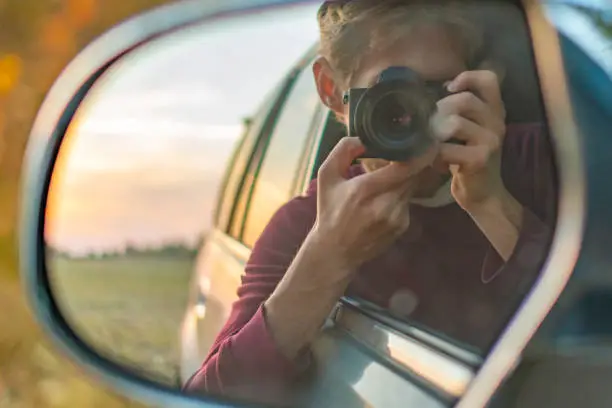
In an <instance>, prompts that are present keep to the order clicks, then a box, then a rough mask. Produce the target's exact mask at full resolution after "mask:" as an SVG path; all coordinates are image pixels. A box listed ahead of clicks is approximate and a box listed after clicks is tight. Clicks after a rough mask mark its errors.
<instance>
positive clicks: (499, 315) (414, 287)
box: [185, 124, 556, 396]
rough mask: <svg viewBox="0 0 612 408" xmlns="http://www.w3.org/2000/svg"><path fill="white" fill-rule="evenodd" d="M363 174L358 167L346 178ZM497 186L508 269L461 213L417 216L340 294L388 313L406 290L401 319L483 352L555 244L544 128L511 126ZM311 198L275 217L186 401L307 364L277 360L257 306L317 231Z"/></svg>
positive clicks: (277, 384)
mask: <svg viewBox="0 0 612 408" xmlns="http://www.w3.org/2000/svg"><path fill="white" fill-rule="evenodd" d="M361 172H362V170H361V168H359V167H355V168H353V169H352V176H356V175H358V174H359V173H361ZM502 178H503V180H504V183H505V185H506V188H507V189H508V191H509V192H510V193H511V194H512V195H513V196H514V197H515V198H516V199H517V200H518V201H519V202H520V203H521V204H522V205H523V206H524V219H523V228H522V231H521V234H520V237H519V242H518V243H517V246H516V249H515V252H514V254H513V255H512V257H511V258H510V260H509V261H508V262H507V263H506V264H504V262H503V260H502V259H501V258H500V257H499V255H498V254H497V252H496V251H495V250H494V249H493V247H492V246H491V244H490V243H489V242H488V240H487V238H486V237H485V236H484V235H483V233H482V232H481V231H480V230H479V229H478V227H477V226H476V225H475V224H474V222H473V220H472V219H471V218H470V216H469V215H468V214H467V213H466V212H464V211H463V210H462V209H461V208H460V207H459V206H458V205H457V204H450V205H447V206H444V207H440V208H425V207H420V206H413V208H411V224H410V227H409V228H408V230H407V231H406V233H405V234H404V235H403V236H402V237H401V238H400V239H399V240H398V241H397V242H396V243H395V244H394V245H393V246H392V247H390V248H389V249H388V251H386V253H384V254H383V255H382V256H380V257H378V258H377V259H374V260H372V261H370V262H367V263H366V264H364V265H363V266H362V267H361V268H360V270H359V271H358V274H357V275H356V277H355V279H354V280H353V282H352V283H351V284H350V286H349V288H348V290H347V293H346V294H347V295H349V296H351V297H358V298H361V299H365V300H367V301H369V302H372V303H374V304H376V305H378V306H382V307H385V308H389V307H390V305H391V303H393V302H394V301H393V299H397V296H395V297H394V295H395V294H397V293H398V291H399V292H401V290H402V288H405V289H408V290H409V291H410V293H412V294H413V295H416V299H418V303H417V305H416V308H413V307H411V312H410V314H409V315H407V316H405V317H406V318H407V319H409V320H410V321H413V322H415V323H416V324H418V325H421V326H425V327H430V328H433V329H434V330H436V331H439V332H441V333H444V334H446V335H448V336H451V337H452V338H453V339H455V340H459V341H461V342H465V343H467V344H470V345H472V346H475V347H478V348H481V349H484V348H487V347H489V346H490V345H491V343H492V341H494V339H495V337H496V336H497V335H498V334H499V331H500V330H501V329H502V328H503V326H504V325H505V324H506V322H507V320H508V318H509V317H510V316H511V314H512V313H513V312H514V311H515V310H516V307H517V305H518V302H520V301H521V300H522V298H523V297H524V295H525V294H526V293H527V291H528V290H529V288H530V286H531V285H532V284H533V282H534V279H535V278H536V277H537V276H538V272H539V269H540V267H541V265H542V264H543V261H544V258H545V256H546V253H547V250H548V245H549V242H550V240H551V238H552V226H553V225H554V221H555V215H556V179H555V171H554V166H553V160H552V152H551V146H550V141H549V140H548V137H547V135H546V134H545V132H544V127H543V126H541V125H532V124H514V125H508V128H507V136H506V138H505V141H504V147H503V156H502ZM316 194H317V192H316V182H313V183H312V184H311V185H310V188H309V190H308V192H307V193H306V194H305V195H304V196H300V197H296V198H294V199H292V200H291V201H289V202H288V203H287V204H285V205H284V206H283V207H281V208H280V209H279V210H278V211H277V212H276V214H275V215H274V216H273V217H272V219H271V221H270V223H269V224H268V226H267V227H266V228H265V230H264V232H263V233H262V235H261V237H260V238H259V240H258V242H257V243H256V244H255V246H254V248H253V251H252V253H251V257H250V259H249V260H248V262H247V265H246V271H245V272H246V273H245V275H244V276H243V278H242V284H241V286H240V287H239V289H238V300H237V301H236V302H235V303H234V305H233V307H232V310H231V314H230V317H229V319H228V321H227V322H226V323H225V326H224V327H223V329H222V330H221V332H220V333H219V335H218V337H217V339H216V341H215V343H214V344H213V347H212V349H211V350H210V353H209V354H208V356H207V358H206V359H205V361H204V363H203V365H202V367H201V368H200V370H198V372H197V373H195V374H194V376H193V377H192V378H191V379H190V381H189V383H188V384H187V385H186V387H185V389H186V391H188V392H192V393H198V392H208V393H215V394H226V395H232V396H236V394H238V395H242V396H247V395H248V394H251V392H257V391H256V390H258V391H259V394H260V395H261V392H263V393H269V392H280V390H282V389H284V388H287V387H289V385H290V383H291V382H292V381H293V380H294V379H296V377H297V376H299V374H300V373H302V372H303V371H304V370H305V369H306V368H307V367H308V365H309V358H308V357H307V356H306V357H305V358H304V359H302V360H301V361H289V360H288V359H287V358H285V357H284V356H283V355H282V354H281V353H280V352H279V350H278V349H277V347H276V345H275V343H274V341H273V339H272V337H271V335H270V333H269V331H268V328H267V325H266V317H265V313H264V311H263V309H262V307H261V306H262V304H263V302H264V301H265V300H266V299H267V298H268V296H270V294H271V293H272V292H273V291H274V289H275V288H276V285H277V284H278V283H279V281H280V280H281V278H282V277H283V274H284V273H285V272H286V271H287V269H288V267H289V265H290V264H291V262H292V260H293V258H294V256H295V254H296V253H297V251H298V250H299V248H300V246H301V244H302V242H303V241H304V239H305V237H306V235H307V234H308V232H309V231H310V229H311V227H312V225H313V223H314V221H315V217H316V207H317V204H316V203H317V199H316ZM500 268H503V270H501V271H499V269H500ZM496 271H499V272H500V273H499V274H498V275H497V277H496V278H495V279H494V280H493V281H491V282H490V283H488V284H484V283H483V280H482V276H483V275H484V276H485V277H490V276H492V275H493V274H494V273H495V272H496ZM413 299H414V297H413ZM400 303H401V302H400ZM395 309H397V307H395ZM400 309H401V308H400ZM400 311H401V310H400ZM247 389H250V390H251V392H248V391H247ZM264 389H267V390H268V391H263V390H264ZM238 390H241V391H242V392H239V391H238ZM272 390H276V391H272Z"/></svg>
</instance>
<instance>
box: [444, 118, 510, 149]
mask: <svg viewBox="0 0 612 408" xmlns="http://www.w3.org/2000/svg"><path fill="white" fill-rule="evenodd" d="M432 129H433V134H434V136H435V137H436V139H438V140H440V141H441V142H446V141H448V140H451V139H454V140H459V141H462V142H465V144H466V145H468V146H476V145H486V146H489V148H490V149H491V150H498V149H499V146H500V144H501V138H500V137H499V136H498V135H497V134H495V133H494V132H492V131H491V130H489V129H487V128H485V127H482V126H480V125H478V124H476V123H474V122H472V121H471V120H469V119H466V118H464V117H461V116H458V115H451V116H448V117H446V118H444V119H442V120H440V121H438V122H437V123H436V124H435V125H434V126H432Z"/></svg>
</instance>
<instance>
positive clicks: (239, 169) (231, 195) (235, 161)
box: [216, 86, 283, 229]
mask: <svg viewBox="0 0 612 408" xmlns="http://www.w3.org/2000/svg"><path fill="white" fill-rule="evenodd" d="M282 88H283V87H282V86H278V87H277V88H275V89H274V90H273V91H272V92H270V94H269V95H267V96H266V98H265V99H264V102H263V103H262V106H261V108H260V109H259V111H258V112H257V113H256V114H255V115H254V117H253V118H252V119H249V120H250V124H249V125H248V128H246V129H245V134H244V137H243V138H242V140H241V141H240V143H239V144H238V146H237V147H236V151H235V153H234V157H233V158H232V161H231V164H230V165H229V167H228V173H227V175H226V179H225V185H224V186H223V189H222V195H221V201H220V203H219V207H218V208H219V209H218V213H217V222H216V224H217V226H218V227H219V228H222V229H226V228H227V227H228V226H229V223H230V218H231V214H232V210H233V207H234V203H235V199H236V196H237V194H238V191H239V189H240V184H241V181H242V178H243V176H244V172H245V170H246V168H247V165H248V163H249V159H250V158H251V157H252V153H253V150H254V149H255V145H256V142H257V138H258V136H259V134H260V133H261V130H262V128H263V125H264V123H265V121H266V118H267V117H268V114H269V113H270V110H271V109H272V107H273V106H274V103H275V102H276V100H277V98H278V96H279V94H280V91H281V89H282Z"/></svg>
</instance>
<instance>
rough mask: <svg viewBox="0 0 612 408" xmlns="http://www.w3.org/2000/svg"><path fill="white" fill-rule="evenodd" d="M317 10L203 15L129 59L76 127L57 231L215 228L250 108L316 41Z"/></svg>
mask: <svg viewBox="0 0 612 408" xmlns="http://www.w3.org/2000/svg"><path fill="white" fill-rule="evenodd" d="M315 13H316V6H313V5H308V6H303V5H302V6H295V7H291V8H285V9H281V10H276V11H271V12H265V13H261V14H254V15H248V16H242V17H240V18H235V19H233V20H231V21H225V22H224V21H219V22H216V23H214V24H209V25H205V26H200V27H192V28H189V29H187V30H184V31H182V32H180V33H177V34H174V35H173V36H172V37H169V38H166V39H161V40H159V41H157V42H155V43H153V44H152V45H150V46H147V47H146V48H144V49H142V50H140V51H137V52H136V53H135V54H134V55H132V56H128V57H126V58H125V59H124V60H122V61H120V63H119V64H118V65H117V66H116V67H114V68H112V69H111V71H110V73H109V74H107V75H106V76H105V77H104V78H103V80H102V81H101V83H100V84H99V85H97V87H96V88H95V89H94V91H93V92H92V94H91V95H90V96H89V97H88V98H87V100H86V101H85V105H84V106H83V107H82V108H81V109H80V111H79V113H78V117H77V119H76V121H75V123H74V124H73V127H72V129H71V131H70V135H69V137H70V138H71V141H70V150H69V151H67V152H65V153H66V154H65V155H63V157H64V160H65V162H64V164H63V165H62V173H61V179H59V178H58V179H57V180H56V182H55V183H54V192H55V197H56V199H55V200H53V205H52V208H53V211H52V212H51V213H50V214H49V219H48V224H47V237H48V239H49V241H50V243H52V244H53V245H56V246H59V247H61V248H65V249H69V250H71V251H80V250H83V249H86V248H96V249H97V248H99V249H103V248H112V247H117V246H123V244H124V243H125V242H126V241H130V242H140V243H153V244H155V243H159V242H161V241H167V240H185V239H191V238H195V237H196V236H197V235H198V234H199V233H201V232H202V231H203V230H206V228H207V227H209V225H210V216H211V215H212V211H213V208H214V204H215V200H216V193H217V190H218V187H219V184H220V181H221V178H222V175H223V172H224V170H225V165H226V162H227V160H228V158H229V156H230V155H231V152H232V149H233V147H234V145H235V143H236V141H237V138H238V137H239V136H240V134H241V131H242V125H241V121H242V119H243V118H245V117H247V116H249V115H251V114H252V113H254V110H255V109H256V108H257V106H258V104H259V103H260V102H261V101H262V99H263V97H264V96H265V94H266V93H267V92H269V91H270V90H271V89H272V88H273V87H274V86H275V85H276V84H278V83H279V81H280V80H281V79H282V77H283V76H284V75H285V74H286V73H287V71H288V70H289V69H290V67H291V66H292V65H293V64H294V63H295V62H296V61H297V60H298V59H299V58H300V57H301V56H302V55H303V54H304V53H305V51H306V50H307V49H308V48H309V47H310V46H311V45H313V44H314V42H315V41H316V38H317V27H316V18H315ZM52 196H53V194H52Z"/></svg>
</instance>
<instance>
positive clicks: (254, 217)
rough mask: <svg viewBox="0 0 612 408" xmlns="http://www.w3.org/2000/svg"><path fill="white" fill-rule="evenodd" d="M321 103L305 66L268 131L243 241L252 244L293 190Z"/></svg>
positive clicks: (310, 73)
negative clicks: (274, 122) (265, 149)
mask: <svg viewBox="0 0 612 408" xmlns="http://www.w3.org/2000/svg"><path fill="white" fill-rule="evenodd" d="M319 107H320V103H319V97H318V95H317V91H316V86H315V82H314V78H313V75H312V72H311V70H310V69H309V67H308V68H306V69H304V70H303V71H302V72H301V73H300V75H299V77H298V79H297V81H296V83H295V85H294V87H293V89H292V90H291V93H290V94H289V96H288V98H287V101H286V105H285V107H284V108H283V110H282V112H281V114H280V115H279V117H278V120H277V123H276V126H275V128H274V130H273V132H272V134H271V137H270V141H269V146H268V147H267V151H266V153H265V157H264V160H263V163H262V165H261V169H260V170H259V174H258V175H257V179H256V181H255V186H254V189H253V198H252V200H251V202H250V205H249V210H248V215H247V218H246V222H245V225H244V232H243V236H242V240H243V242H244V243H245V244H246V245H247V246H249V247H252V246H253V245H254V243H255V241H256V240H257V238H258V237H259V235H260V234H261V232H262V231H263V229H264V228H265V226H266V225H267V224H268V221H269V220H270V218H271V217H272V215H273V214H274V213H275V212H276V210H278V208H279V207H281V206H282V205H283V204H285V203H286V202H287V201H288V200H289V199H291V197H292V196H293V194H294V191H295V183H296V175H297V174H298V173H299V172H298V169H299V167H300V162H301V158H302V156H303V154H304V146H305V143H306V141H307V138H308V135H309V134H310V130H311V126H312V124H313V118H314V116H315V113H316V111H317V109H318V108H319Z"/></svg>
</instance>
